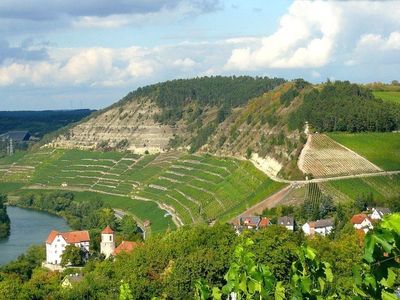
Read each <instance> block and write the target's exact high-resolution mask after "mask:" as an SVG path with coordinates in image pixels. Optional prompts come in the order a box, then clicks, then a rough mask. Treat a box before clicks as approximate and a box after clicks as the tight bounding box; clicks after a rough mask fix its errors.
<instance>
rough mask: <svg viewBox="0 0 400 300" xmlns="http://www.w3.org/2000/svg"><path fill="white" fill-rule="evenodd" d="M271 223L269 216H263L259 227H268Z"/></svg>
mask: <svg viewBox="0 0 400 300" xmlns="http://www.w3.org/2000/svg"><path fill="white" fill-rule="evenodd" d="M269 224H270V220H269V219H268V218H262V219H261V221H260V223H259V224H258V227H261V228H263V227H267V226H268V225H269Z"/></svg>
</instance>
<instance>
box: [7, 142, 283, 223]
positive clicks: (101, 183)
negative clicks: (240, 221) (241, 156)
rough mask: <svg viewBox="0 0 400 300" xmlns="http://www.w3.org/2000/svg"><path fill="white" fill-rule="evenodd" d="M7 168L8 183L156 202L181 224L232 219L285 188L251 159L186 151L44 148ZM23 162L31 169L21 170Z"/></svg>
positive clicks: (10, 164) (140, 201) (15, 161)
mask: <svg viewBox="0 0 400 300" xmlns="http://www.w3.org/2000/svg"><path fill="white" fill-rule="evenodd" d="M2 163H3V162H2V161H1V160H0V164H2ZM3 166H8V169H7V168H6V167H4V169H5V171H4V172H3V175H2V176H1V177H0V178H1V179H2V180H3V181H6V180H9V181H11V179H12V181H14V182H15V181H17V182H18V181H19V182H24V183H25V184H27V185H29V186H31V187H32V188H35V189H48V188H54V189H61V188H63V189H70V190H74V191H78V192H82V191H90V192H97V193H102V194H108V195H112V196H125V197H126V196H128V197H129V201H134V202H135V203H143V201H151V202H153V203H157V204H158V205H159V207H160V208H161V209H164V210H166V211H168V212H170V213H171V214H172V215H174V216H176V219H175V220H176V221H177V223H178V224H181V225H182V224H190V223H196V222H204V221H210V220H213V219H220V220H228V219H229V218H231V217H233V216H235V215H236V214H238V213H240V212H241V211H242V210H245V209H246V208H248V207H250V206H252V205H254V204H255V203H257V202H258V201H260V200H262V199H264V198H265V197H267V196H268V195H270V194H272V193H273V192H275V191H277V190H279V189H280V188H281V187H282V186H283V184H281V183H277V182H273V181H272V180H270V179H269V178H268V177H267V176H266V175H264V174H263V173H262V172H260V171H259V170H257V169H256V168H255V167H254V166H253V165H251V163H249V162H246V161H239V160H234V159H228V158H217V157H214V156H210V155H202V156H199V155H188V154H183V153H180V152H168V153H164V154H159V155H146V156H139V155H135V154H131V153H118V152H89V151H80V150H61V149H58V150H41V151H39V152H35V153H31V154H27V155H26V156H22V157H17V158H16V159H15V160H14V161H12V162H8V164H5V163H4V164H3ZM21 166H24V167H26V169H27V171H26V172H24V173H20V172H19V170H20V168H21ZM1 179H0V180H1ZM127 199H128V198H127ZM127 201H128V200H127ZM118 203H119V206H121V203H120V202H118ZM115 207H118V206H115ZM152 221H153V220H152Z"/></svg>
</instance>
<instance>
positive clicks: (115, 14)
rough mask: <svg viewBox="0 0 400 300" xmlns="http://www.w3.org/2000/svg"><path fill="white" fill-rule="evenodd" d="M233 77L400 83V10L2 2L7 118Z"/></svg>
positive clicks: (0, 80) (280, 4)
mask: <svg viewBox="0 0 400 300" xmlns="http://www.w3.org/2000/svg"><path fill="white" fill-rule="evenodd" d="M233 74H236V75H240V74H246V75H266V76H272V77H274V76H276V77H284V78H287V79H291V78H298V77H303V78H305V79H307V80H309V81H312V82H321V81H325V80H326V79H327V78H331V79H347V80H350V81H354V82H371V81H385V82H389V81H391V80H393V79H397V80H400V1H383V0H381V1H359V0H357V1H329V0H321V1H319V0H315V1H311V0H310V1H307V0H294V1H289V0H278V1H266V0H246V1H239V0H113V1H109V0H83V1H82V0H79V1H78V0H1V1H0V110H24V109H34V110H38V109H70V108H88V107H89V108H102V107H105V106H107V105H109V104H111V103H113V102H115V101H117V100H118V99H120V98H122V97H123V96H124V95H125V94H126V93H127V92H129V91H131V90H134V89H135V88H137V87H139V86H142V85H146V84H151V83H156V82H159V81H164V80H168V79H175V78H188V77H194V76H204V75H233Z"/></svg>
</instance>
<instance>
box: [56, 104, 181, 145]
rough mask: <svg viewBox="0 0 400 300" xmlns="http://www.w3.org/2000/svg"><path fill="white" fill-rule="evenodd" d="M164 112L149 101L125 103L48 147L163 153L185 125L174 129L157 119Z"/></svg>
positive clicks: (94, 118)
mask: <svg viewBox="0 0 400 300" xmlns="http://www.w3.org/2000/svg"><path fill="white" fill-rule="evenodd" d="M160 112H161V109H160V108H159V107H157V106H156V105H155V104H154V102H153V101H152V100H150V99H146V98H136V99H135V101H129V102H123V103H121V105H120V106H113V107H112V108H110V109H108V110H106V111H104V112H102V113H98V114H96V115H95V116H93V117H92V118H90V119H88V120H87V121H85V122H83V123H80V124H78V125H76V126H75V127H72V128H71V129H70V130H69V131H68V132H67V133H65V134H63V135H60V136H58V137H57V138H56V139H54V140H53V141H52V142H51V143H50V144H49V145H50V146H53V147H60V148H81V149H103V150H106V149H109V148H117V149H127V150H132V151H134V152H136V153H144V152H145V151H149V152H152V153H154V152H162V151H165V150H166V149H167V147H168V143H169V141H170V139H171V138H173V136H174V135H175V134H180V133H182V132H184V131H185V126H184V124H180V126H172V125H167V124H160V123H158V122H156V121H155V120H154V116H155V115H157V114H159V113H160Z"/></svg>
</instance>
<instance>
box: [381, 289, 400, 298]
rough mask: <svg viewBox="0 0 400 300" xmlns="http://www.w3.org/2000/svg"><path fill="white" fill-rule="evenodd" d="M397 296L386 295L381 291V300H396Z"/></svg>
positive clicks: (386, 293)
mask: <svg viewBox="0 0 400 300" xmlns="http://www.w3.org/2000/svg"><path fill="white" fill-rule="evenodd" d="M397 299H399V298H397V296H396V295H395V294H393V293H388V292H386V291H382V300H397Z"/></svg>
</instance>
